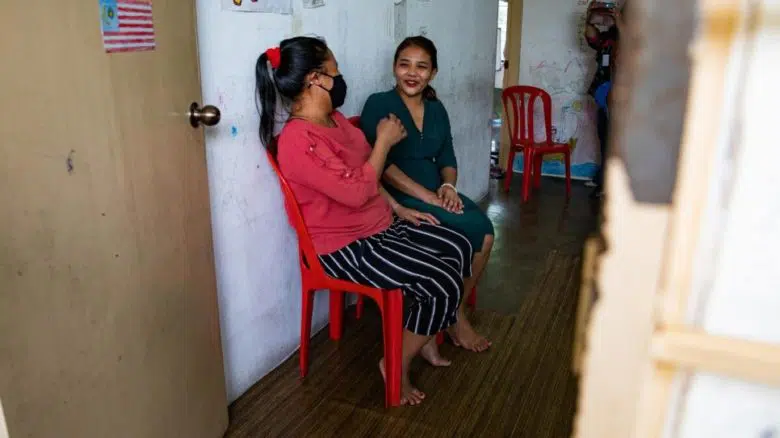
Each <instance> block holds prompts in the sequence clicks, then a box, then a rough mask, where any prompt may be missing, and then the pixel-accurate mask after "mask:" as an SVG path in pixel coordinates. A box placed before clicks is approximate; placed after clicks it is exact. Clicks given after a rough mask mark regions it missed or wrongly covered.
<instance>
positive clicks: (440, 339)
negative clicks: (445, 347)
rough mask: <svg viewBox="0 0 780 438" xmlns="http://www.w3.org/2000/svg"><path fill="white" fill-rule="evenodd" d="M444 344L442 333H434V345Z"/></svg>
mask: <svg viewBox="0 0 780 438" xmlns="http://www.w3.org/2000/svg"><path fill="white" fill-rule="evenodd" d="M443 343H444V332H439V333H436V344H437V345H441V344H443Z"/></svg>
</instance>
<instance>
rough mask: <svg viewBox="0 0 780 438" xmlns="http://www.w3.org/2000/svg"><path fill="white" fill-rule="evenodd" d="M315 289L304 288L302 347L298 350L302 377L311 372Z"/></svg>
mask: <svg viewBox="0 0 780 438" xmlns="http://www.w3.org/2000/svg"><path fill="white" fill-rule="evenodd" d="M314 293H315V291H313V290H306V289H304V290H303V305H302V306H301V307H302V312H301V348H300V351H299V352H298V355H299V356H300V360H301V362H300V367H301V378H304V377H306V374H308V372H309V342H310V341H311V318H312V311H313V307H314Z"/></svg>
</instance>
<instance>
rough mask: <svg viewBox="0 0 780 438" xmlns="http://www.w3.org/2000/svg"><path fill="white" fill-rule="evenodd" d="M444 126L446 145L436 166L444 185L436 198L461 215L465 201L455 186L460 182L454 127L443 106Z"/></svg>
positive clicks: (449, 209)
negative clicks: (453, 135) (453, 134)
mask: <svg viewBox="0 0 780 438" xmlns="http://www.w3.org/2000/svg"><path fill="white" fill-rule="evenodd" d="M441 112H442V117H441V120H442V125H443V128H444V133H445V137H444V144H442V146H441V149H440V150H439V155H438V156H437V157H436V164H437V165H438V166H439V174H440V176H441V181H442V184H441V186H440V187H439V189H438V190H436V196H437V197H438V198H439V199H440V200H441V202H442V207H443V208H444V209H445V210H447V211H449V212H450V213H461V212H462V211H463V201H462V200H461V199H460V196H459V195H458V190H457V189H456V188H455V187H456V186H455V184H456V183H457V182H458V160H457V158H456V157H455V148H454V146H453V141H452V127H451V126H450V116H449V115H448V114H447V110H446V109H445V108H444V106H443V105H442V106H441Z"/></svg>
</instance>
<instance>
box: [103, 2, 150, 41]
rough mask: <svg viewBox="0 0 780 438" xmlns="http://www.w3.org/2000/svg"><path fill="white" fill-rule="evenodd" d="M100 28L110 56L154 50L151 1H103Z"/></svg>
mask: <svg viewBox="0 0 780 438" xmlns="http://www.w3.org/2000/svg"><path fill="white" fill-rule="evenodd" d="M100 27H101V29H102V31H103V47H105V49H106V52H108V53H116V52H142V51H146V50H154V47H155V41H154V22H153V20H152V2H151V0H146V1H144V0H100Z"/></svg>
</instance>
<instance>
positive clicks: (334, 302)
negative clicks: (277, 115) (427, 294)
mask: <svg viewBox="0 0 780 438" xmlns="http://www.w3.org/2000/svg"><path fill="white" fill-rule="evenodd" d="M268 161H270V163H271V166H272V167H273V169H274V171H275V172H276V175H277V176H278V178H279V184H280V185H281V187H282V193H283V194H284V206H285V209H286V210H287V217H288V219H289V221H290V225H292V227H293V228H295V232H296V234H297V235H298V255H299V262H300V268H301V285H302V295H303V300H302V301H303V304H302V312H301V348H300V367H301V377H302V378H303V377H306V374H307V373H308V370H309V342H310V340H311V320H312V311H313V305H314V294H315V293H316V292H317V291H318V290H329V291H330V337H331V339H334V340H338V339H341V335H342V332H343V321H344V292H352V293H357V294H359V296H360V297H361V298H362V297H363V296H367V297H369V298H371V299H372V300H374V301H375V302H376V303H377V305H378V306H379V310H380V311H381V314H382V326H383V330H382V331H383V334H384V350H385V368H386V374H387V378H386V382H385V405H386V406H388V407H392V406H399V405H400V404H401V341H402V336H403V311H404V310H403V295H402V294H401V290H400V289H393V290H384V289H375V288H372V287H366V286H362V285H359V284H356V283H352V282H349V281H344V280H337V279H335V278H331V277H329V276H328V275H327V274H326V273H325V270H324V269H323V268H322V265H321V264H320V260H319V258H318V257H317V253H316V252H315V251H314V244H313V243H312V241H311V237H309V232H308V230H307V229H306V225H305V224H304V222H303V216H301V211H300V209H299V208H298V203H297V202H296V200H295V196H294V195H293V192H292V189H290V186H289V185H288V184H287V181H285V179H284V177H282V174H281V172H280V171H279V167H278V166H277V165H276V160H275V159H274V157H273V156H271V154H270V153H268Z"/></svg>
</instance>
